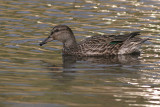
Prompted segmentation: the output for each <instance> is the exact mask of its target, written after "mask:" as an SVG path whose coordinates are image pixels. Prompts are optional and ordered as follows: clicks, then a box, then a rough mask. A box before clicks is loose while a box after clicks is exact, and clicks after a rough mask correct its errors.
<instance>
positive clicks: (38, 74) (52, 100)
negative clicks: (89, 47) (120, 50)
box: [0, 0, 160, 107]
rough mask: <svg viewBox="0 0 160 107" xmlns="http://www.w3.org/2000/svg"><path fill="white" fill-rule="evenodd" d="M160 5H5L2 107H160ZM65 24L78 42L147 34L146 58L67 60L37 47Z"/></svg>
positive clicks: (60, 0) (49, 1) (54, 47)
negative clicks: (139, 33) (94, 37)
mask: <svg viewBox="0 0 160 107" xmlns="http://www.w3.org/2000/svg"><path fill="white" fill-rule="evenodd" d="M159 18H160V1H157V0H129V1H128V0H26V1H25V0H1V1H0V106H1V107H30V106H33V107H75V106H76V107H129V106H135V107H151V106H152V107H159V105H160V85H159V84H160V60H159V59H160V43H159V41H160V34H159V32H160V30H159V29H160V25H159V23H160V20H159ZM58 24H66V25H68V26H69V27H71V29H72V30H73V31H74V33H75V35H76V39H77V41H80V40H82V39H84V38H85V37H88V36H92V35H96V34H125V33H128V32H133V31H140V32H141V34H142V35H141V37H142V38H151V40H150V41H147V42H145V44H144V45H143V46H142V53H141V55H140V56H114V57H105V58H104V57H98V58H97V57H91V58H88V57H84V58H77V57H68V56H63V57H62V54H61V49H62V44H61V43H60V42H58V41H54V42H50V43H48V44H46V45H44V46H43V47H40V46H39V45H38V44H39V42H40V41H42V40H43V39H44V38H46V37H47V36H48V35H49V33H50V30H51V28H52V27H53V26H55V25H58Z"/></svg>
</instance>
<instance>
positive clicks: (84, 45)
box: [40, 25, 148, 56]
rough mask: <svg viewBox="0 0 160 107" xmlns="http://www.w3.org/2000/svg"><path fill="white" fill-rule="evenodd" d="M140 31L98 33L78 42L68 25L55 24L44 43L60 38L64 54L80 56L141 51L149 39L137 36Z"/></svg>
mask: <svg viewBox="0 0 160 107" xmlns="http://www.w3.org/2000/svg"><path fill="white" fill-rule="evenodd" d="M137 35H140V33H139V32H133V33H130V34H126V35H97V36H92V37H89V38H87V39H85V40H83V41H81V42H79V43H77V42H76V39H75V36H74V34H73V32H72V30H71V29H70V28H69V27H68V26H66V25H58V26H55V27H54V28H53V29H52V30H51V34H50V36H49V37H48V38H46V39H45V40H44V41H43V42H41V43H40V46H42V45H43V44H45V43H47V42H49V41H52V40H59V41H61V42H62V43H63V54H68V55H78V56H106V55H118V54H133V53H139V48H140V46H141V44H142V43H144V42H145V41H146V40H148V38H147V39H141V38H139V37H137Z"/></svg>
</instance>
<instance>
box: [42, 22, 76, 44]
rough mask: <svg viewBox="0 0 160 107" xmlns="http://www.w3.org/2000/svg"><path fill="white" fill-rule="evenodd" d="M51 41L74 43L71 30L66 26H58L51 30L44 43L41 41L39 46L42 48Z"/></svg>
mask: <svg viewBox="0 0 160 107" xmlns="http://www.w3.org/2000/svg"><path fill="white" fill-rule="evenodd" d="M52 40H58V41H61V42H62V43H64V44H65V42H66V41H70V40H73V41H75V37H74V35H73V32H72V30H71V29H70V28H69V27H68V26H66V25H58V26H55V27H54V28H53V29H52V30H51V33H50V35H49V36H48V37H47V38H46V39H45V40H44V41H42V42H41V43H40V44H39V45H40V46H42V45H44V44H46V43H47V42H50V41H52Z"/></svg>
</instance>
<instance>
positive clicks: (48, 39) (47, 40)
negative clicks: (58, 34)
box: [39, 37, 53, 46]
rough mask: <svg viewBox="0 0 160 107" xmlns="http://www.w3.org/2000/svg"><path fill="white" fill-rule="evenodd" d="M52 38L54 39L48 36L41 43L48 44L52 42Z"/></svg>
mask: <svg viewBox="0 0 160 107" xmlns="http://www.w3.org/2000/svg"><path fill="white" fill-rule="evenodd" d="M52 40H53V38H52V37H48V38H46V39H45V40H44V41H42V42H41V43H40V44H39V45H40V46H42V45H44V44H46V43H47V42H50V41H52Z"/></svg>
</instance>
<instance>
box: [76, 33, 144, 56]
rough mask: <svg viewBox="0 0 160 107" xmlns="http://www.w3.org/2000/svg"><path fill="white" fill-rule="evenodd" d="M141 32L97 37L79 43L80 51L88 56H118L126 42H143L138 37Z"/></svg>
mask: <svg viewBox="0 0 160 107" xmlns="http://www.w3.org/2000/svg"><path fill="white" fill-rule="evenodd" d="M137 35H140V33H139V32H133V33H130V34H125V35H97V36H92V37H89V38H87V39H86V40H84V41H82V42H80V43H79V47H80V48H79V49H80V51H81V52H83V53H84V54H86V55H90V56H92V55H93V56H96V55H104V54H105V55H106V54H108V55H113V54H114V55H115V54H118V51H119V49H120V47H121V46H122V45H123V44H124V43H126V41H130V42H132V41H141V40H142V39H140V38H138V37H136V36H137Z"/></svg>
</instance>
